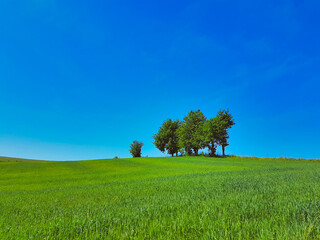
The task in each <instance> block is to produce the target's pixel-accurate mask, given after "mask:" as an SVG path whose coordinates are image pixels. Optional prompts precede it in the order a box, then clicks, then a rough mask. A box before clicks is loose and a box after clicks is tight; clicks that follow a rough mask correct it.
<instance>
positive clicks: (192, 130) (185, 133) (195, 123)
mask: <svg viewBox="0 0 320 240" xmlns="http://www.w3.org/2000/svg"><path fill="white" fill-rule="evenodd" d="M205 121H206V117H205V116H204V115H203V113H202V112H201V111H200V109H198V110H197V111H192V110H191V111H190V112H189V113H188V115H187V116H185V117H184V118H183V123H182V124H181V126H180V127H179V129H178V135H179V146H180V147H182V148H185V149H186V152H188V153H190V152H191V151H190V150H191V149H192V150H193V153H194V155H198V151H199V149H201V148H203V147H204V142H203V125H204V123H205Z"/></svg>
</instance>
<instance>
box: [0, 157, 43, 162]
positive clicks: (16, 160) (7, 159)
mask: <svg viewBox="0 0 320 240" xmlns="http://www.w3.org/2000/svg"><path fill="white" fill-rule="evenodd" d="M32 161H43V160H33V159H26V158H13V157H1V156H0V162H32Z"/></svg>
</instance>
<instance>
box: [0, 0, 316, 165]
mask: <svg viewBox="0 0 320 240" xmlns="http://www.w3.org/2000/svg"><path fill="white" fill-rule="evenodd" d="M319 12H320V2H319V1H318V0H313V1H312V0H306V1H300V0H299V1H293V0H285V1H283V0H279V1H270V0H262V1H254V0H246V1H238V0H233V1H220V0H216V1H204V0H199V1H186V0H184V1H179V0H178V1H172V0H170V1H169V0H162V1H146V0H145V1H140V0H136V1H124V0H117V1H104V0H100V1H96V0H92V1H82V0H77V1H62V0H28V1H25V0H23V1H12V0H10V1H9V0H2V1H1V2H0V33H1V35H0V90H1V94H0V113H1V117H0V155H2V156H13V157H26V158H36V159H55V160H65V159H70V160H71V159H93V158H110V157H114V156H116V155H117V156H119V157H128V156H130V155H129V152H128V149H129V145H130V143H131V142H132V141H133V140H139V141H143V142H144V143H145V146H144V147H143V155H149V156H162V154H161V153H160V152H159V151H158V150H157V149H155V147H154V146H153V144H152V135H153V134H154V133H156V132H157V130H158V127H159V126H160V125H161V123H162V122H163V120H165V119H167V118H173V119H182V118H183V116H184V115H186V114H187V113H188V112H189V111H190V110H196V109H201V110H202V111H203V113H204V114H205V115H206V116H207V117H208V118H210V117H213V116H215V114H216V112H217V111H218V110H219V109H220V108H229V109H230V111H231V113H232V114H233V115H234V118H235V121H236V125H235V126H234V127H233V129H232V130H231V131H230V146H229V147H228V148H227V153H229V154H236V155H247V156H261V157H264V156H270V157H271V156H274V157H278V156H287V157H304V158H320V94H319V91H320V30H319V26H320V17H319Z"/></svg>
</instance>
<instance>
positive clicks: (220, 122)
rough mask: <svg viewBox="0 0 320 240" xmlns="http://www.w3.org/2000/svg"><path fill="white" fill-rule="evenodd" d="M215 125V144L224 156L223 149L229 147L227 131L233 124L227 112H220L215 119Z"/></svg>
mask: <svg viewBox="0 0 320 240" xmlns="http://www.w3.org/2000/svg"><path fill="white" fill-rule="evenodd" d="M215 119H216V120H215V122H216V125H217V137H216V139H217V144H219V145H220V146H221V147H222V155H223V156H224V155H225V147H226V146H229V143H228V138H229V134H228V129H229V128H231V127H232V126H233V125H234V124H235V122H234V119H233V117H232V115H231V114H230V113H229V110H228V109H227V110H220V111H219V112H218V114H217V116H216V117H215Z"/></svg>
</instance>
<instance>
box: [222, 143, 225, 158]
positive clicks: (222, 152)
mask: <svg viewBox="0 0 320 240" xmlns="http://www.w3.org/2000/svg"><path fill="white" fill-rule="evenodd" d="M224 148H225V146H224V145H222V156H225V155H224Z"/></svg>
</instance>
